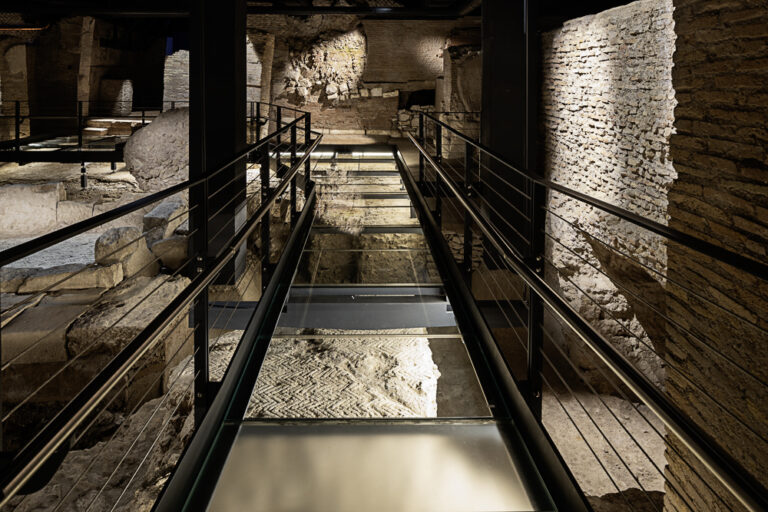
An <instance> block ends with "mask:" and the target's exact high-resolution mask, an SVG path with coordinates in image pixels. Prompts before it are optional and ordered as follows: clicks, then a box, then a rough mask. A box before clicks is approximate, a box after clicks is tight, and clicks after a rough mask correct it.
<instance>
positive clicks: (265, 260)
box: [261, 147, 272, 292]
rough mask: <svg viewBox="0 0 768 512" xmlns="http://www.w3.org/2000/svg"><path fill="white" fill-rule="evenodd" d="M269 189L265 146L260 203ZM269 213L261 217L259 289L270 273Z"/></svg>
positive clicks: (267, 281) (262, 158)
mask: <svg viewBox="0 0 768 512" xmlns="http://www.w3.org/2000/svg"><path fill="white" fill-rule="evenodd" d="M270 193H271V190H270V188H269V148H268V147H265V148H264V149H263V150H262V154H261V203H262V204H265V203H266V201H267V198H268V197H269V194H270ZM270 222H271V220H270V213H269V210H267V213H265V214H264V217H262V219H261V291H262V292H263V291H264V290H266V289H267V285H268V284H269V278H270V275H271V268H272V267H271V265H270V261H269V253H270V252H271V239H270V226H269V224H270Z"/></svg>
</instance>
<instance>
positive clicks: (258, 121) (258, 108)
mask: <svg viewBox="0 0 768 512" xmlns="http://www.w3.org/2000/svg"><path fill="white" fill-rule="evenodd" d="M260 140H261V102H258V103H256V142H259V141H260Z"/></svg>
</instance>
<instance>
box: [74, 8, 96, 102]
mask: <svg viewBox="0 0 768 512" xmlns="http://www.w3.org/2000/svg"><path fill="white" fill-rule="evenodd" d="M95 28H96V20H95V19H94V18H93V17H91V16H83V29H82V32H81V33H80V64H79V70H78V74H77V100H78V101H82V102H83V115H88V113H89V111H90V110H89V107H90V104H89V103H88V102H89V101H90V100H91V99H93V98H92V96H91V67H92V64H93V45H94V35H95Z"/></svg>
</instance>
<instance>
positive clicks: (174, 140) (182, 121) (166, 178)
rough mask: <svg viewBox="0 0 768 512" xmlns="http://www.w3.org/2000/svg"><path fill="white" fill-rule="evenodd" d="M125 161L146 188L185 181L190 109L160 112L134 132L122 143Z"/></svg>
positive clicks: (186, 175) (152, 188)
mask: <svg viewBox="0 0 768 512" xmlns="http://www.w3.org/2000/svg"><path fill="white" fill-rule="evenodd" d="M177 53H178V52H177ZM125 164H126V167H127V169H128V170H129V171H130V172H131V174H133V176H134V177H135V178H136V180H137V181H138V182H139V185H140V186H141V188H142V189H143V190H146V191H158V190H163V189H165V188H168V187H169V186H171V185H175V184H177V183H181V182H182V181H184V180H186V179H187V178H188V176H189V109H187V108H180V109H176V110H169V111H166V112H163V113H161V114H160V115H159V116H158V117H157V118H155V120H154V121H152V122H151V123H150V124H148V125H147V126H145V127H143V128H141V129H140V130H138V131H136V133H134V134H133V135H132V136H131V138H130V139H128V142H126V144H125Z"/></svg>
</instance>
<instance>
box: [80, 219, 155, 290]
mask: <svg viewBox="0 0 768 512" xmlns="http://www.w3.org/2000/svg"><path fill="white" fill-rule="evenodd" d="M95 252H96V263H99V264H101V265H109V264H112V263H120V264H121V266H122V268H123V276H124V277H125V278H129V277H135V276H139V275H141V276H154V275H156V274H157V273H158V271H159V270H160V265H159V264H158V262H157V261H156V259H155V257H154V256H153V255H152V253H151V252H149V249H147V242H146V240H145V238H144V237H143V236H142V234H141V230H140V229H139V228H135V227H121V228H112V229H110V230H109V231H107V232H105V233H104V234H103V235H101V236H100V237H99V238H98V240H96V245H95Z"/></svg>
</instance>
